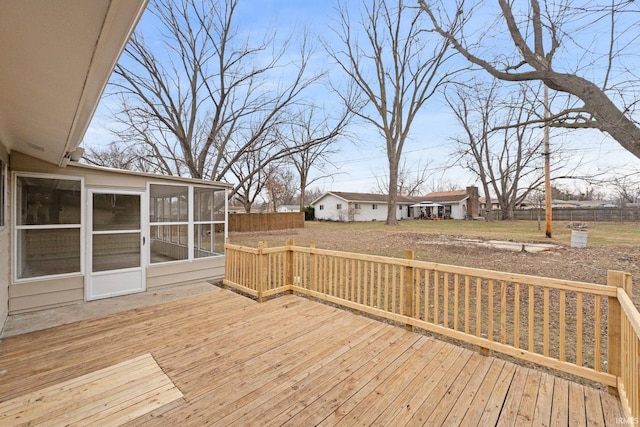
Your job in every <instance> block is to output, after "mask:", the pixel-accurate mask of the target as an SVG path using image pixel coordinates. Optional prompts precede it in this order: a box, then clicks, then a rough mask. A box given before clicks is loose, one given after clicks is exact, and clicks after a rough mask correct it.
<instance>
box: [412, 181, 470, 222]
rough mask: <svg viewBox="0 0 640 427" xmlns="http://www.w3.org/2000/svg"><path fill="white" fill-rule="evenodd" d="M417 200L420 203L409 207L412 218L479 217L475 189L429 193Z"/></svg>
mask: <svg viewBox="0 0 640 427" xmlns="http://www.w3.org/2000/svg"><path fill="white" fill-rule="evenodd" d="M418 199H419V200H420V202H419V203H415V204H413V205H412V206H411V209H412V215H413V217H414V218H445V219H466V218H476V217H477V216H478V215H479V208H480V202H479V197H478V188H477V187H467V188H466V189H465V190H456V191H440V192H435V193H429V194H426V195H424V196H421V197H419V198H418Z"/></svg>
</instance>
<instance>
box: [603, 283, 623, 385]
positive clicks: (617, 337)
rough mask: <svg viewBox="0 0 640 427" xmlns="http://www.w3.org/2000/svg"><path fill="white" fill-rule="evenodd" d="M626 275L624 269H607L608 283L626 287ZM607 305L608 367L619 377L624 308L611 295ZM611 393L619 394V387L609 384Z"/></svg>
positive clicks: (617, 286)
mask: <svg viewBox="0 0 640 427" xmlns="http://www.w3.org/2000/svg"><path fill="white" fill-rule="evenodd" d="M625 275H626V273H624V272H622V271H613V270H609V271H607V285H609V286H615V287H616V288H623V289H625V288H626V287H627V286H626V283H625V282H626V279H625ZM625 290H626V289H625ZM607 306H608V308H609V312H608V314H607V322H608V324H607V334H608V335H607V343H608V344H607V367H608V372H609V373H610V374H611V375H614V376H615V377H616V378H618V377H620V375H621V373H622V365H621V363H622V348H621V347H622V335H621V331H622V325H621V321H622V319H621V316H622V308H621V307H620V301H618V298H617V297H609V298H608V300H607ZM609 393H611V394H617V389H616V388H615V387H611V386H609Z"/></svg>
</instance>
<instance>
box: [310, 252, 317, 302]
mask: <svg viewBox="0 0 640 427" xmlns="http://www.w3.org/2000/svg"><path fill="white" fill-rule="evenodd" d="M309 248H310V249H311V253H310V254H309V264H310V265H309V276H310V277H309V289H310V290H311V291H313V292H317V291H318V277H317V276H318V266H317V257H316V254H315V253H314V252H313V250H314V249H315V248H316V243H315V242H311V243H310V244H309Z"/></svg>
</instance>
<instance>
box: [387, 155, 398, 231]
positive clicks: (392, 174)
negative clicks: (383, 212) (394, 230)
mask: <svg viewBox="0 0 640 427" xmlns="http://www.w3.org/2000/svg"><path fill="white" fill-rule="evenodd" d="M398 163H399V162H398V158H397V157H396V156H389V199H388V203H387V222H386V224H387V225H400V224H399V223H398V217H397V213H396V209H398V208H397V205H398Z"/></svg>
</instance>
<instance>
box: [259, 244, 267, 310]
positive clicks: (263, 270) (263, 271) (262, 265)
mask: <svg viewBox="0 0 640 427" xmlns="http://www.w3.org/2000/svg"><path fill="white" fill-rule="evenodd" d="M266 247H267V242H258V286H257V288H258V289H257V291H258V302H264V300H265V298H264V291H265V289H266V288H267V281H268V280H269V272H268V268H269V259H268V256H269V255H267V254H264V253H262V252H263V250H264V249H266Z"/></svg>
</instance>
